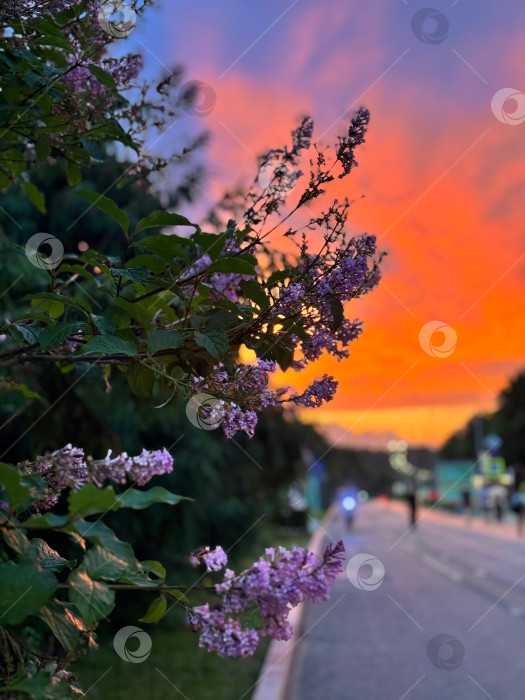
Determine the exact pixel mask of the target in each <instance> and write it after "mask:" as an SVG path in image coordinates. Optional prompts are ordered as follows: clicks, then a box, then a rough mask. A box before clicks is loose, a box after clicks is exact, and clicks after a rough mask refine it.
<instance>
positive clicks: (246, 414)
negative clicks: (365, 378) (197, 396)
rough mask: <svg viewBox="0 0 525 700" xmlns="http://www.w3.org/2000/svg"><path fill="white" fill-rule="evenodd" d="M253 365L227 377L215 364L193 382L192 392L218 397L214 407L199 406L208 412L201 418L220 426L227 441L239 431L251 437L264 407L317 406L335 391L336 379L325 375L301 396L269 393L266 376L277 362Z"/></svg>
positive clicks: (278, 391) (279, 391) (260, 361)
mask: <svg viewBox="0 0 525 700" xmlns="http://www.w3.org/2000/svg"><path fill="white" fill-rule="evenodd" d="M257 362H258V364H257V365H238V366H237V368H236V369H235V371H234V372H233V374H231V375H230V374H228V372H227V371H226V369H225V367H224V365H223V364H222V363H219V364H218V365H216V366H215V367H214V368H213V371H212V372H211V373H210V374H209V375H208V376H207V377H195V379H194V390H195V392H196V393H203V392H206V393H211V394H212V395H213V396H216V397H221V398H220V399H219V400H218V402H217V403H216V404H213V405H210V406H203V407H202V410H203V411H204V412H205V413H206V412H208V413H206V415H204V416H203V417H204V422H205V423H207V424H209V425H211V424H215V423H216V424H219V423H221V424H222V428H223V430H224V434H225V435H226V437H227V438H231V437H233V436H234V435H235V434H236V433H238V432H241V431H242V432H245V433H246V434H247V435H249V436H250V437H253V434H254V430H255V427H256V425H257V413H258V412H259V411H261V410H262V409H264V408H267V407H268V406H278V405H280V404H283V403H285V402H287V401H289V402H292V403H295V404H296V405H298V406H305V407H317V406H321V405H322V404H323V403H324V402H325V401H331V400H332V398H333V396H334V394H335V392H336V391H337V386H338V384H337V382H336V380H335V379H334V378H333V377H331V376H329V375H327V374H325V375H324V376H323V377H322V378H321V379H317V380H315V381H314V382H312V384H310V386H309V387H307V389H306V390H305V391H304V392H303V393H302V394H297V393H289V392H290V389H289V387H282V388H280V389H274V390H269V389H268V375H269V374H270V373H273V372H275V370H276V368H277V363H276V362H275V361H273V360H263V359H260V358H259V359H258V361H257ZM239 403H242V406H243V408H241V406H240V405H239ZM212 412H213V413H212Z"/></svg>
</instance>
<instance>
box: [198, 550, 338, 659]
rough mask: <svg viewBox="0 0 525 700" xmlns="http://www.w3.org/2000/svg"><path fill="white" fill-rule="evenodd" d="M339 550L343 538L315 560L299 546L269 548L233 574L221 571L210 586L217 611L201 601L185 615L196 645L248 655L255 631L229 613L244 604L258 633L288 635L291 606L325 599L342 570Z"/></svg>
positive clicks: (283, 637)
mask: <svg viewBox="0 0 525 700" xmlns="http://www.w3.org/2000/svg"><path fill="white" fill-rule="evenodd" d="M344 551H345V550H344V546H343V543H342V542H337V543H336V544H334V545H332V544H330V545H329V546H328V547H327V548H326V550H325V552H324V554H323V556H322V559H321V561H319V560H318V559H317V557H315V555H314V554H312V553H311V552H309V551H308V550H307V549H306V548H303V547H295V548H294V549H292V550H287V549H284V548H283V547H279V548H278V549H274V548H269V549H267V550H266V553H265V556H264V557H261V558H260V559H259V560H258V561H256V562H255V563H254V564H252V566H251V567H249V568H248V569H246V570H245V571H243V572H241V573H240V574H238V575H236V574H235V573H234V572H233V571H232V570H231V569H226V571H225V574H224V580H223V582H222V583H219V584H216V585H215V590H216V592H217V593H218V594H219V595H220V596H221V598H222V602H221V607H220V609H219V610H216V611H210V609H209V606H208V605H205V606H202V607H199V608H193V609H192V610H191V611H190V613H189V617H190V621H191V622H192V624H193V626H194V629H195V630H196V631H199V632H200V633H201V639H200V642H199V646H207V647H208V651H216V652H217V653H218V654H219V656H245V655H251V654H253V652H254V651H255V647H256V646H257V636H258V635H257V632H256V631H255V630H253V629H246V630H243V629H242V627H241V624H240V621H239V620H236V619H235V618H233V617H228V616H229V615H235V614H239V613H242V612H243V611H244V610H245V609H246V608H247V607H248V606H249V605H255V606H256V607H257V608H258V609H259V613H260V615H261V618H262V629H261V632H260V633H261V634H262V635H263V636H270V637H272V638H273V639H279V640H286V639H290V638H291V636H292V634H293V629H292V627H291V625H290V623H289V622H288V614H289V612H290V609H291V608H292V607H295V606H296V605H298V604H299V603H300V602H302V601H304V600H311V601H312V602H318V601H320V600H328V598H329V594H330V588H331V586H332V584H333V583H334V581H335V578H336V577H337V575H338V574H339V573H340V572H341V571H342V568H343V563H342V560H343V558H344ZM234 642H235V643H234Z"/></svg>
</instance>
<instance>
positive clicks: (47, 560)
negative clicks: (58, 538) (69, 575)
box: [29, 537, 74, 571]
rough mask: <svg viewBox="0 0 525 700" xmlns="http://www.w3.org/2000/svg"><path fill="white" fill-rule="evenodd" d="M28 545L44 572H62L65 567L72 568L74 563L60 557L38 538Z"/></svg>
mask: <svg viewBox="0 0 525 700" xmlns="http://www.w3.org/2000/svg"><path fill="white" fill-rule="evenodd" d="M29 544H30V547H31V549H32V550H33V552H34V554H35V556H36V558H37V560H38V563H39V564H40V566H41V567H42V568H43V569H44V571H62V569H64V568H65V567H66V566H67V567H69V568H72V566H73V565H74V561H72V560H68V559H64V557H61V556H60V554H59V553H58V552H57V551H55V550H54V549H52V548H51V547H50V546H49V545H48V544H47V542H44V540H42V539H40V537H34V538H33V539H32V540H30V541H29Z"/></svg>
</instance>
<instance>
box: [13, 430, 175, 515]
mask: <svg viewBox="0 0 525 700" xmlns="http://www.w3.org/2000/svg"><path fill="white" fill-rule="evenodd" d="M24 466H25V467H26V468H27V469H28V470H29V471H31V472H36V473H37V474H41V475H42V477H43V478H44V480H45V481H46V483H47V486H48V495H47V496H46V497H45V498H41V499H39V500H38V501H36V502H35V503H34V504H33V508H34V509H35V510H38V511H44V510H49V509H50V508H52V507H53V506H54V505H56V503H57V502H58V498H59V496H60V493H61V491H62V490H63V489H64V488H71V489H80V488H82V486H83V485H84V484H86V483H88V482H91V483H93V484H95V486H97V487H99V488H102V486H103V485H104V483H105V482H106V481H107V480H110V481H113V482H115V483H118V484H125V483H126V481H127V480H128V479H129V480H131V481H134V482H135V483H137V484H138V485H139V486H144V485H145V484H147V483H148V481H150V479H152V478H153V476H155V475H161V474H168V473H170V472H171V471H173V457H172V456H171V455H170V453H169V452H168V451H167V450H166V449H165V448H164V449H163V450H153V451H150V450H142V452H141V454H140V455H138V456H136V457H129V456H128V455H127V453H126V452H123V453H122V454H121V455H119V456H118V457H115V458H113V459H111V450H109V452H108V454H107V456H106V457H105V459H100V460H93V459H91V458H87V459H85V456H84V450H83V449H81V448H77V447H73V446H72V445H71V444H68V445H66V446H65V447H62V448H60V449H59V450H55V451H54V452H51V453H48V454H45V455H44V456H41V457H37V458H36V460H35V461H34V462H32V463H26V464H25V465H24Z"/></svg>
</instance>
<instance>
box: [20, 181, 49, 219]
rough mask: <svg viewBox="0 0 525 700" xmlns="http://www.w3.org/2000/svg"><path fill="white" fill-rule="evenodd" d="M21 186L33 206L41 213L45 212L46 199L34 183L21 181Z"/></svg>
mask: <svg viewBox="0 0 525 700" xmlns="http://www.w3.org/2000/svg"><path fill="white" fill-rule="evenodd" d="M23 188H24V190H25V191H26V192H27V195H28V197H29V199H30V200H31V201H32V202H33V204H34V205H35V207H36V208H37V209H38V210H39V211H41V212H42V214H45V213H46V200H45V198H44V195H43V193H42V192H40V190H39V189H38V187H36V185H33V183H32V182H24V183H23Z"/></svg>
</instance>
